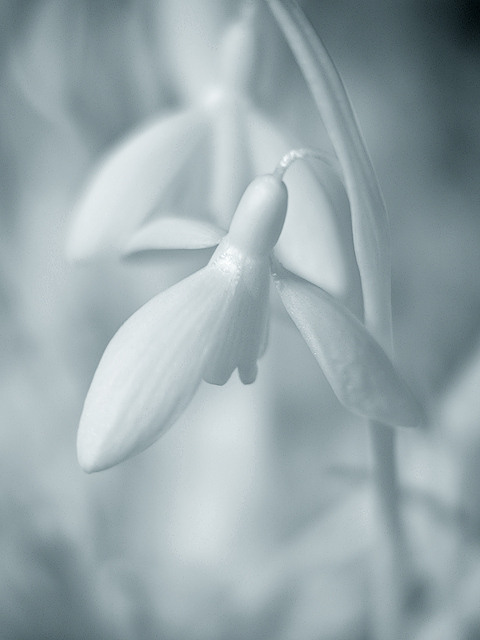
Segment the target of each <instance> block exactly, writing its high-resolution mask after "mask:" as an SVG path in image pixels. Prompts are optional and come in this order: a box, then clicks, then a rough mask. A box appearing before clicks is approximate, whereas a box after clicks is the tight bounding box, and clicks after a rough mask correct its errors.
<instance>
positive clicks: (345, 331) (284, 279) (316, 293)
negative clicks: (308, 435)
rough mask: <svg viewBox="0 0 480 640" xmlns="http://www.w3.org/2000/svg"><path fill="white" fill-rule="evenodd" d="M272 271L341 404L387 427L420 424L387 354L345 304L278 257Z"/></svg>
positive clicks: (419, 415) (420, 414) (419, 412)
mask: <svg viewBox="0 0 480 640" xmlns="http://www.w3.org/2000/svg"><path fill="white" fill-rule="evenodd" d="M273 276H274V279H275V284H276V286H277V289H278V291H279V293H280V297H281V299H282V302H283V304H284V305H285V308H286V310H287V312H288V313H289V314H290V316H291V317H292V319H293V321H294V322H295V324H296V325H297V327H298V329H299V330H300V333H301V334H302V336H303V337H304V339H305V341H306V343H307V344H308V346H309V348H310V350H311V351H312V353H313V355H314V356H315V358H316V360H317V361H318V363H319V365H320V366H321V368H322V370H323V372H324V374H325V376H326V378H327V380H328V381H329V383H330V385H331V387H332V389H333V391H334V393H335V395H336V396H337V398H338V399H339V400H340V402H341V403H342V404H344V405H345V406H346V407H347V408H348V409H350V410H351V411H353V412H354V413H357V414H359V415H361V416H365V417H367V418H370V419H373V420H378V421H380V422H384V423H386V424H389V425H392V426H405V427H407V426H408V427H413V426H419V425H421V424H422V423H423V411H422V409H421V407H420V406H419V404H418V402H417V401H416V400H415V398H414V397H413V396H412V394H411V393H410V391H409V390H408V388H407V387H406V385H405V384H404V382H403V381H402V380H401V379H400V377H399V375H398V374H397V372H396V370H395V368H394V366H393V364H392V363H391V361H390V360H389V358H388V356H387V355H386V354H385V352H384V351H383V349H382V348H381V347H380V345H379V344H378V343H377V342H376V341H375V340H374V338H373V337H372V336H371V335H370V333H369V332H368V331H367V330H366V329H365V327H364V326H363V325H362V324H361V323H360V322H359V321H358V320H357V318H356V317H355V316H354V315H353V314H352V313H351V312H350V311H349V310H348V309H347V308H346V307H344V306H343V305H342V304H340V303H339V302H338V301H336V300H335V299H334V298H333V297H332V296H331V295H330V294H328V293H327V292H326V291H324V290H323V289H320V288H319V287H316V286H314V285H312V284H311V283H310V282H307V281H306V280H303V279H302V278H299V277H297V276H295V275H294V274H293V273H290V272H289V271H287V270H286V269H284V268H283V267H282V266H281V265H280V264H279V263H278V262H277V261H275V263H274V264H273Z"/></svg>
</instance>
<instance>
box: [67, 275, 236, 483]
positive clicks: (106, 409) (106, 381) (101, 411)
mask: <svg viewBox="0 0 480 640" xmlns="http://www.w3.org/2000/svg"><path fill="white" fill-rule="evenodd" d="M230 284H231V282H230V279H229V277H225V275H224V274H222V273H221V272H220V271H219V270H218V269H212V268H211V267H209V266H207V267H205V268H204V269H202V270H200V271H198V272H196V273H195V274H193V275H192V276H190V277H189V278H186V279H185V280H182V281H181V282H180V283H178V284H177V285H175V286H173V287H171V288H170V289H167V290H166V291H164V292H163V293H161V294H159V295H158V296H156V297H155V298H153V299H152V300H150V301H149V302H148V303H147V304H146V305H144V306H143V307H142V308H141V309H139V310H138V311H137V312H136V313H135V314H134V315H133V316H132V317H131V318H130V319H129V320H127V322H126V323H125V324H124V325H123V326H122V327H121V328H120V330H119V331H118V332H117V334H116V335H115V336H114V337H113V339H112V340H111V342H110V344H109V345H108V347H107V349H106V351H105V353H104V355H103V357H102V359H101V361H100V364H99V366H98V369H97V371H96V373H95V376H94V378H93V381H92V384H91V386H90V389H89V391H88V394H87V398H86V400H85V406H84V409H83V413H82V417H81V421H80V427H79V431H78V439H77V452H78V459H79V462H80V465H81V466H82V467H83V468H84V469H85V470H86V471H88V472H91V471H100V470H102V469H107V468H108V467H111V466H113V465H115V464H117V463H119V462H121V461H122V460H124V459H126V458H128V457H131V456H133V455H135V454H137V453H139V452H140V451H143V450H144V449H146V448H147V447H148V446H150V445H151V444H152V443H153V442H154V441H155V440H157V438H159V437H160V436H161V435H162V434H163V433H164V432H165V431H166V430H167V429H168V428H169V427H170V426H171V425H172V424H173V422H174V421H175V420H176V419H177V417H178V416H179V415H180V414H181V412H182V411H183V410H184V409H185V407H186V406H187V405H188V403H189V402H190V400H191V398H192V396H193V394H194V393H195V391H196V389H197V387H198V385H199V383H200V380H201V376H202V372H203V369H204V366H205V359H206V357H207V355H208V352H209V349H210V347H211V343H212V340H213V338H214V336H215V332H216V327H217V325H218V323H219V319H220V318H221V317H222V314H223V312H224V307H225V305H226V304H227V302H228V291H229V288H230Z"/></svg>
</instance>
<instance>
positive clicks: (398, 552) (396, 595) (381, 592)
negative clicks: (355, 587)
mask: <svg viewBox="0 0 480 640" xmlns="http://www.w3.org/2000/svg"><path fill="white" fill-rule="evenodd" d="M369 428H370V439H371V451H372V457H373V478H374V490H375V506H376V509H377V513H378V518H377V521H378V527H379V534H378V537H377V540H376V549H375V556H374V560H375V563H374V566H373V572H374V582H373V596H374V602H375V603H376V607H375V609H374V620H373V634H374V638H375V639H376V640H380V639H381V640H402V639H403V638H406V629H405V620H404V618H405V612H404V610H405V605H406V600H407V593H406V592H407V588H408V574H409V565H408V563H407V561H406V560H407V558H408V553H407V545H406V539H405V535H404V527H403V523H402V521H401V515H400V509H399V490H398V482H397V464H396V459H395V436H396V434H395V431H394V430H393V429H388V428H387V427H386V426H385V425H383V424H381V423H378V422H374V421H371V422H370V423H369Z"/></svg>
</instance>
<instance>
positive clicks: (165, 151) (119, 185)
mask: <svg viewBox="0 0 480 640" xmlns="http://www.w3.org/2000/svg"><path fill="white" fill-rule="evenodd" d="M207 127H208V125H207V118H206V113H205V112H204V111H203V110H201V109H198V110H193V109H192V110H189V111H185V112H182V113H179V114H174V115H170V116H167V117H163V118H160V119H159V120H156V121H155V122H154V123H152V124H150V125H148V126H147V127H145V128H143V129H141V130H140V131H138V132H137V133H135V134H134V135H133V136H131V137H129V138H128V139H127V140H125V141H124V142H123V143H121V144H120V145H119V146H118V147H117V148H116V149H115V150H114V151H113V152H112V153H111V154H110V155H109V156H107V158H105V160H104V161H103V163H102V164H101V165H100V167H99V168H98V169H97V171H96V172H95V173H94V175H93V177H92V179H91V181H90V184H89V185H88V186H87V189H86V191H85V194H84V195H83V197H82V199H81V200H80V202H79V204H78V206H77V209H76V212H75V214H74V219H73V223H72V226H71V228H70V232H69V235H68V239H67V256H68V257H69V258H70V259H71V260H87V259H89V258H92V257H94V256H95V255H96V254H98V253H104V252H108V251H112V250H113V251H119V250H120V249H121V248H122V247H123V245H124V244H125V242H126V241H127V239H128V237H129V235H130V234H131V233H132V232H133V231H134V229H135V228H136V227H137V226H138V225H139V224H140V223H141V221H142V220H143V219H144V218H145V217H146V216H147V215H148V214H149V213H150V211H151V210H152V208H153V207H154V206H155V204H156V202H158V200H159V199H160V198H161V196H162V193H163V191H164V190H165V189H166V188H167V187H168V186H169V184H170V183H171V181H172V180H173V178H174V177H175V175H176V174H177V173H178V171H179V170H180V169H181V168H182V167H183V165H184V164H185V162H186V160H187V158H188V157H189V155H190V154H191V153H192V152H193V151H194V149H195V148H196V146H197V145H198V144H199V143H200V141H201V140H202V137H203V136H204V135H205V134H206V131H207Z"/></svg>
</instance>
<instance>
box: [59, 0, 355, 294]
mask: <svg viewBox="0 0 480 640" xmlns="http://www.w3.org/2000/svg"><path fill="white" fill-rule="evenodd" d="M257 10H258V9H257V7H255V5H254V4H253V3H252V4H247V5H246V6H245V7H244V9H243V12H242V14H241V16H240V18H239V20H238V21H237V22H235V23H233V24H232V25H231V26H229V27H228V28H227V29H226V31H225V34H224V36H223V39H222V42H221V43H220V47H219V56H218V57H219V65H218V66H219V68H218V70H217V76H218V78H217V82H216V83H214V84H213V85H208V86H205V87H204V91H203V93H202V92H200V94H199V95H197V96H196V102H195V103H194V104H193V105H191V106H189V107H187V108H185V109H183V110H177V111H175V112H174V113H172V114H170V115H162V116H161V117H160V118H158V119H156V120H155V121H153V122H152V123H150V124H148V125H146V126H144V127H143V128H141V129H140V130H138V131H137V132H135V133H134V134H133V135H131V136H130V137H128V138H127V139H126V140H124V141H123V142H121V143H120V144H119V146H118V147H116V148H115V149H114V150H113V151H112V152H111V153H110V154H109V155H108V156H107V157H106V158H105V159H104V161H103V162H102V163H101V165H100V166H99V168H98V169H97V171H96V172H95V173H94V175H93V176H92V179H91V181H90V183H89V185H87V188H86V190H85V193H84V196H83V197H82V199H81V200H80V202H79V204H78V206H77V208H76V211H75V214H74V216H73V222H72V225H71V228H70V231H69V235H68V240H67V255H68V257H69V258H70V259H71V260H74V261H84V260H90V259H92V258H94V257H96V256H99V255H108V254H110V255H112V254H113V255H124V254H128V253H133V252H138V251H143V250H152V249H153V250H163V249H201V248H207V247H213V246H215V245H216V244H218V242H219V241H220V239H221V237H222V235H224V234H225V233H226V231H227V230H228V228H229V226H230V222H231V220H232V217H233V214H234V211H235V207H236V205H237V203H238V201H239V199H240V197H241V195H242V193H243V192H244V190H245V188H246V186H247V185H248V183H249V182H250V181H251V180H252V179H253V178H254V177H255V176H256V175H259V174H263V173H265V172H267V171H268V169H269V168H270V167H271V166H274V165H275V163H276V162H277V159H278V158H279V157H282V156H283V155H284V154H285V153H287V152H288V150H289V149H291V148H292V146H295V141H292V140H289V139H288V138H287V137H286V136H285V135H284V133H283V132H281V131H279V130H278V128H277V127H276V125H275V124H274V123H273V122H272V121H271V120H270V119H269V118H268V117H267V116H266V115H265V114H264V113H262V112H261V111H260V110H259V109H258V108H256V107H255V105H254V104H253V102H252V100H251V99H250V97H249V89H250V84H251V80H252V76H253V74H254V71H255V67H256V64H257V52H256V49H257V47H256V24H255V23H256V22H258V19H257ZM320 180H324V181H325V182H327V183H328V182H330V183H331V184H335V188H334V190H336V191H337V192H342V191H343V192H344V188H343V183H342V181H341V179H340V178H339V176H338V175H337V168H336V161H335V160H334V159H333V158H332V160H331V162H330V168H327V169H326V170H325V171H324V172H323V175H322V176H318V175H317V174H315V173H313V171H312V170H311V169H310V168H309V167H308V166H307V165H303V166H301V167H298V169H297V168H296V169H295V170H294V171H292V172H291V173H290V174H289V176H288V181H287V185H288V186H289V188H290V191H291V194H292V195H291V200H290V205H289V217H288V220H287V223H286V224H285V228H284V230H283V233H282V235H281V237H280V238H279V242H278V245H277V248H276V252H277V254H278V256H279V258H280V259H281V260H282V262H283V263H284V264H285V265H286V266H287V267H288V268H290V269H292V270H293V271H294V272H295V273H298V274H299V275H301V276H303V277H306V278H308V279H309V280H311V281H312V282H315V283H316V284H319V285H321V286H324V287H326V288H327V289H328V290H329V291H331V292H332V293H334V294H335V295H348V289H355V288H356V285H357V284H358V272H357V267H356V264H355V261H354V259H353V257H352V258H351V259H350V261H348V259H346V258H345V255H346V254H347V253H348V251H346V247H347V246H348V244H349V240H348V236H349V235H350V236H351V229H349V224H350V223H349V222H348V221H347V223H346V224H345V219H343V220H342V218H341V216H340V217H339V211H338V207H334V206H333V205H332V203H331V199H332V198H334V195H332V194H329V190H328V188H324V186H323V185H322V183H321V182H320ZM345 203H346V197H345ZM334 208H335V209H337V210H336V211H335V213H333V209H334ZM344 209H345V214H346V215H345V218H346V219H347V220H348V206H344ZM350 244H351V239H350ZM341 246H342V249H341V248H340V247H341ZM350 253H351V255H352V256H353V249H352V250H351V252H350Z"/></svg>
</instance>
